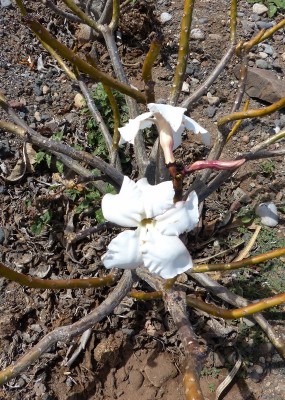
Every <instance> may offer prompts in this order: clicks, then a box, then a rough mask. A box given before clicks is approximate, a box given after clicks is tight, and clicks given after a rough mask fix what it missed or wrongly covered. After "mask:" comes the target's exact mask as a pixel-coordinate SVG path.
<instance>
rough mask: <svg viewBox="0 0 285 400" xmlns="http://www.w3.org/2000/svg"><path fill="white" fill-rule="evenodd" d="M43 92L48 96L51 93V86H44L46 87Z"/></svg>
mask: <svg viewBox="0 0 285 400" xmlns="http://www.w3.org/2000/svg"><path fill="white" fill-rule="evenodd" d="M42 91H43V94H47V93H49V91H50V88H49V86H47V85H44V86H43V88H42Z"/></svg>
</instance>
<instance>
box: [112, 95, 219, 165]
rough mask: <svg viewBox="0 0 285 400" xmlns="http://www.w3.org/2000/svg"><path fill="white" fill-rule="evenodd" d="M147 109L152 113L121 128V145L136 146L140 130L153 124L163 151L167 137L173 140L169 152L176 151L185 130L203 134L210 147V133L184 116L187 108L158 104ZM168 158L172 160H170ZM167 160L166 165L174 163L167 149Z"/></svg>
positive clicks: (153, 104)
mask: <svg viewBox="0 0 285 400" xmlns="http://www.w3.org/2000/svg"><path fill="white" fill-rule="evenodd" d="M147 107H148V109H149V111H150V112H147V113H144V114H141V115H139V116H138V117H136V118H134V119H130V120H129V122H128V123H127V124H126V125H125V126H123V127H122V128H119V131H120V134H121V140H120V144H123V143H125V142H129V143H132V144H134V139H135V137H136V135H137V133H138V132H139V130H140V129H145V128H149V127H150V126H151V125H152V124H156V126H157V129H158V131H159V135H160V141H161V145H162V147H163V150H165V149H164V146H163V144H164V139H165V137H166V136H169V137H170V138H171V148H170V149H169V150H170V152H171V153H172V150H175V149H176V148H177V147H178V146H179V145H180V144H181V134H182V132H183V131H184V129H185V128H186V129H189V130H191V131H193V132H194V133H196V134H198V133H201V135H202V140H203V143H204V144H205V145H206V146H210V143H211V138H210V134H209V132H208V131H207V130H206V129H204V128H202V126H200V125H199V124H197V122H195V121H194V120H193V119H191V118H189V117H187V116H186V115H184V113H185V111H186V110H187V109H186V108H182V107H174V106H170V105H169V104H156V103H150V104H148V105H147ZM163 136H165V137H163ZM168 139H169V138H168ZM167 143H168V144H169V141H167ZM168 156H169V158H170V159H169V160H168ZM165 159H166V160H165V161H166V163H168V162H173V161H174V160H172V156H171V154H170V153H169V151H168V150H167V149H166V153H165Z"/></svg>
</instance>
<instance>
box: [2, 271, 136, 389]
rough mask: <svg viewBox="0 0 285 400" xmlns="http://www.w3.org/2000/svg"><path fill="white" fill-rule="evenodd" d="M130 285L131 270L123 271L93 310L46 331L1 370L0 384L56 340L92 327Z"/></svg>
mask: <svg viewBox="0 0 285 400" xmlns="http://www.w3.org/2000/svg"><path fill="white" fill-rule="evenodd" d="M131 285H132V277H131V272H130V271H125V272H124V274H123V276H122V278H121V279H120V281H119V283H118V285H117V286H116V288H115V289H114V290H113V292H112V293H110V294H109V296H108V297H107V299H106V300H104V301H103V302H102V303H101V304H100V305H99V306H98V307H97V308H96V309H95V310H94V311H92V312H91V313H90V314H88V315H86V316H85V317H83V318H81V319H80V320H79V321H77V322H75V323H74V324H71V325H67V326H63V327H61V328H57V329H55V330H54V331H52V332H50V333H48V334H47V335H46V336H44V338H43V339H41V340H40V341H39V343H38V344H36V345H35V346H34V347H33V348H32V349H31V350H29V351H28V352H27V353H26V354H24V355H23V356H22V357H20V358H19V359H18V360H17V361H15V362H14V364H13V365H10V366H9V367H7V368H5V369H4V370H3V371H1V372H0V385H2V384H4V383H7V382H8V381H9V380H10V379H12V378H14V377H15V376H17V375H19V374H20V373H21V372H22V371H24V370H25V369H26V368H28V367H29V366H30V365H31V364H32V363H33V362H35V361H36V360H38V359H39V358H40V357H41V356H42V355H43V354H44V353H45V352H47V351H48V350H49V349H50V348H51V346H53V345H54V344H56V343H57V342H59V341H60V342H64V343H67V342H70V340H72V339H73V338H75V337H77V336H79V335H81V334H82V333H83V332H85V331H86V330H87V329H89V328H92V327H93V326H94V325H95V324H96V323H97V322H99V321H101V320H102V319H103V318H105V317H106V316H107V315H109V314H110V313H111V312H112V311H113V310H114V308H115V307H116V306H117V305H118V304H120V302H121V300H122V299H123V298H124V297H125V296H126V295H127V293H128V292H129V290H130V288H131Z"/></svg>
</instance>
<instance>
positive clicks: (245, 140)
mask: <svg viewBox="0 0 285 400" xmlns="http://www.w3.org/2000/svg"><path fill="white" fill-rule="evenodd" d="M249 140H250V139H249V136H248V135H243V137H242V141H243V142H244V143H245V144H248V143H249Z"/></svg>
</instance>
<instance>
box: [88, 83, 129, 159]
mask: <svg viewBox="0 0 285 400" xmlns="http://www.w3.org/2000/svg"><path fill="white" fill-rule="evenodd" d="M113 94H114V96H115V98H116V101H117V103H118V107H119V111H120V123H121V124H124V123H126V122H127V121H128V119H129V114H128V108H127V105H126V103H125V98H124V96H123V94H122V93H120V92H118V91H116V90H114V91H113ZM92 97H93V99H94V102H95V104H96V107H97V108H98V110H99V111H100V113H101V115H102V117H103V119H104V121H105V123H106V125H107V127H108V128H109V130H110V132H113V129H114V117H113V111H112V109H111V106H110V102H109V99H108V96H107V94H106V92H105V90H104V88H103V85H102V84H101V83H98V85H97V86H96V89H95V91H94V92H93V93H92ZM83 112H84V113H86V112H88V109H87V108H85V109H84V110H83ZM86 128H87V129H88V134H87V142H88V146H89V147H90V148H91V149H92V150H93V154H94V155H96V156H99V157H102V158H104V159H106V158H107V156H108V151H107V147H106V144H105V140H104V138H103V135H102V133H101V131H100V129H99V127H98V124H97V122H96V121H95V120H94V119H93V118H91V119H89V120H88V121H87V124H86Z"/></svg>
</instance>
